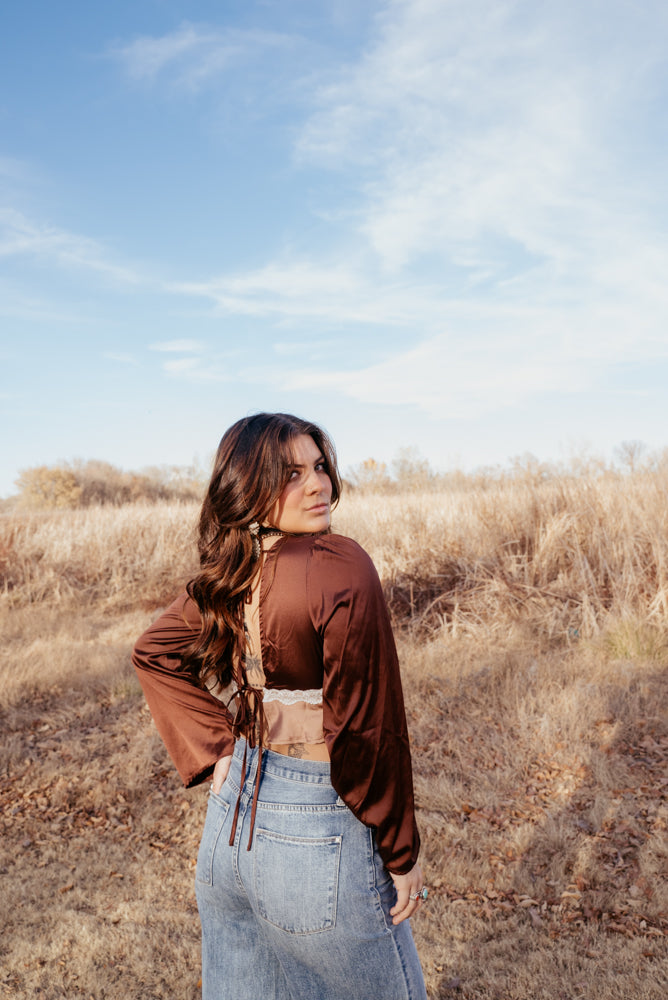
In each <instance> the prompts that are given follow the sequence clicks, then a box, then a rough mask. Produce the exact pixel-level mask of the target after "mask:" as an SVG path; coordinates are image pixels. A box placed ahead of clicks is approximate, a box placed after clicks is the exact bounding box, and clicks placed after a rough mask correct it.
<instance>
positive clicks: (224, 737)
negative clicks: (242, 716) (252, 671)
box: [132, 592, 234, 787]
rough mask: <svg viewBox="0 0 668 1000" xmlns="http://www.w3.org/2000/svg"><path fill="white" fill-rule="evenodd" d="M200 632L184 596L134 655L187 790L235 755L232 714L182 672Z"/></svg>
mask: <svg viewBox="0 0 668 1000" xmlns="http://www.w3.org/2000/svg"><path fill="white" fill-rule="evenodd" d="M199 626H200V616H199V611H198V609H197V605H196V604H195V603H194V601H192V600H191V599H190V598H189V597H188V595H187V594H186V593H185V592H184V593H183V594H181V595H180V597H177V599H176V600H175V601H174V603H173V604H171V605H170V606H169V607H168V608H167V610H166V611H164V612H163V613H162V614H161V615H160V617H159V618H158V619H157V620H156V621H155V622H153V624H152V625H151V626H150V627H149V628H148V629H147V630H146V632H144V634H143V635H142V636H141V637H140V638H139V639H138V640H137V643H136V645H135V648H134V651H133V653H132V662H133V664H134V667H135V670H136V671H137V675H138V677H139V683H140V684H141V686H142V689H143V691H144V695H145V696H146V701H147V702H148V707H149V708H150V710H151V714H152V716H153V720H154V722H155V724H156V727H157V729H158V732H159V733H160V735H161V737H162V739H163V741H164V744H165V746H166V747H167V750H168V752H169V755H170V757H171V758H172V760H173V761H174V764H175V765H176V769H177V771H178V772H179V774H180V776H181V779H182V780H183V783H184V785H185V786H186V787H190V786H191V785H197V784H199V783H200V782H202V781H204V780H205V779H206V778H207V777H208V776H209V775H210V774H211V772H212V771H213V768H214V765H215V763H216V761H217V760H219V759H220V758H221V757H224V756H225V755H226V754H228V753H232V751H233V749H234V737H233V736H232V728H231V725H232V718H231V716H230V713H229V712H228V711H227V709H226V708H225V707H224V705H222V704H221V702H219V701H217V699H216V698H214V697H213V695H211V694H209V692H208V691H205V690H203V689H202V688H200V687H198V686H197V684H196V683H195V681H194V680H193V678H192V677H191V676H190V674H188V673H187V672H186V671H185V669H184V667H183V663H182V654H183V652H184V650H185V649H186V648H187V646H188V645H189V643H190V642H192V639H193V637H194V635H196V633H197V631H198V629H199Z"/></svg>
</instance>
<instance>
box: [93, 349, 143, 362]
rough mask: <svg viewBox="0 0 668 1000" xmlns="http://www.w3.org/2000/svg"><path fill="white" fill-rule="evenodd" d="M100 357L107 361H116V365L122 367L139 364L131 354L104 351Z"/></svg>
mask: <svg viewBox="0 0 668 1000" xmlns="http://www.w3.org/2000/svg"><path fill="white" fill-rule="evenodd" d="M102 357H103V358H106V359H107V360H108V361H118V363H119V364H122V365H138V364H139V362H138V361H137V359H136V358H135V357H134V356H133V355H132V354H124V353H122V352H116V351H104V353H103V355H102Z"/></svg>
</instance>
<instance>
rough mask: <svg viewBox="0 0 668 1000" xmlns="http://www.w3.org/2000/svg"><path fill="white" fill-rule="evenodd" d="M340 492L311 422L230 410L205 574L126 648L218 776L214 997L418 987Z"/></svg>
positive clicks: (393, 808)
mask: <svg viewBox="0 0 668 1000" xmlns="http://www.w3.org/2000/svg"><path fill="white" fill-rule="evenodd" d="M339 492H340V481H339V476H338V471H337V467H336V456H335V453H334V449H333V446H332V444H331V442H330V441H329V439H328V437H327V436H326V434H325V433H324V432H323V431H322V430H321V429H320V428H318V427H316V426H315V425H314V424H311V423H307V422H306V421H303V420H300V419H299V418H297V417H293V416H289V415H287V414H280V413H278V414H265V413H261V414H258V415H256V416H252V417H248V418H245V419H243V420H240V421H238V422H237V423H236V424H234V425H233V426H232V427H231V428H230V429H229V430H228V431H227V432H226V434H225V435H224V437H223V439H222V441H221V443H220V446H219V448H218V452H217V455H216V460H215V465H214V471H213V475H212V477H211V482H210V484H209V488H208V491H207V495H206V498H205V500H204V504H203V507H202V512H201V516H200V525H199V551H200V573H199V574H198V575H197V576H196V577H195V578H194V579H193V580H192V581H191V582H190V583H189V585H188V588H187V592H186V593H184V594H182V595H181V596H180V597H179V598H177V600H176V601H175V602H174V603H173V604H172V605H171V607H169V608H168V609H167V610H166V611H165V612H164V614H163V615H162V616H161V617H160V618H159V619H158V620H157V621H156V622H155V623H154V624H153V625H152V626H151V627H150V628H149V629H148V631H147V632H145V633H144V635H143V636H142V637H141V638H140V639H139V641H138V642H137V645H136V647H135V651H134V654H133V662H134V664H135V667H136V669H137V671H138V675H139V679H140V681H141V684H142V687H143V689H144V692H145V695H146V698H147V701H148V704H149V707H150V708H151V711H152V713H153V717H154V719H155V722H156V725H157V727H158V729H159V731H160V734H161V736H162V737H163V739H164V741H165V744H166V746H167V749H168V751H169V753H170V754H171V756H172V758H173V760H174V763H175V764H176V767H177V769H178V771H179V773H180V774H181V777H182V779H183V781H184V783H185V784H186V786H190V785H195V784H198V783H199V782H202V781H204V780H205V779H206V778H208V777H212V785H211V792H210V798H209V807H208V811H207V818H206V823H205V827H204V832H203V835H202V842H201V845H200V850H199V855H198V859H197V872H196V891H197V903H198V907H199V913H200V919H201V923H202V969H203V972H202V977H203V998H204V1000H221V998H230V1000H251V998H252V1000H258V998H264V1000H270V998H276V1000H343V998H351V1000H370V998H372V997H373V998H374V1000H376V998H378V1000H383V998H384V1000H409V998H410V1000H413V998H422V1000H424V998H425V997H426V993H425V989H424V983H423V979H422V973H421V971H420V966H419V962H418V959H417V954H416V952H415V946H414V944H413V939H412V936H411V932H410V927H409V924H408V922H407V918H408V917H410V916H411V914H412V913H413V912H414V911H415V909H416V907H417V906H418V904H419V902H420V900H422V899H426V896H427V891H426V889H425V888H424V886H423V879H422V871H421V869H420V866H419V864H418V862H417V855H418V850H419V837H418V832H417V828H416V825H415V816H414V807H413V787H412V776H411V762H410V751H409V745H408V734H407V729H406V719H405V714H404V706H403V697H402V691H401V681H400V677H399V668H398V663H397V657H396V650H395V646H394V640H393V637H392V632H391V629H390V624H389V618H388V613H387V608H386V605H385V601H384V598H383V593H382V590H381V586H380V582H379V580H378V576H377V574H376V571H375V569H374V567H373V564H372V563H371V560H370V559H369V557H368V556H367V554H366V553H365V552H364V551H363V550H362V549H361V548H360V547H359V546H358V545H357V544H356V543H355V542H353V541H352V540H351V539H349V538H344V537H343V536H340V535H334V534H330V533H329V527H330V511H331V508H332V506H333V505H335V504H336V502H337V500H338V498H339ZM227 706H229V708H228V707H227Z"/></svg>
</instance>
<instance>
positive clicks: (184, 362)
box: [162, 358, 200, 375]
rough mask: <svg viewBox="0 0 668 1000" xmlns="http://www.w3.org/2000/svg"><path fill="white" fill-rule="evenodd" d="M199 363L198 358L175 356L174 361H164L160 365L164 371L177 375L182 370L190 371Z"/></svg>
mask: <svg viewBox="0 0 668 1000" xmlns="http://www.w3.org/2000/svg"><path fill="white" fill-rule="evenodd" d="M199 365H200V360H199V358H175V359H174V361H165V363H164V364H163V366H162V367H163V368H164V370H165V371H166V372H171V373H172V374H176V375H179V374H181V373H182V372H192V371H193V370H194V369H196V368H198V367H199Z"/></svg>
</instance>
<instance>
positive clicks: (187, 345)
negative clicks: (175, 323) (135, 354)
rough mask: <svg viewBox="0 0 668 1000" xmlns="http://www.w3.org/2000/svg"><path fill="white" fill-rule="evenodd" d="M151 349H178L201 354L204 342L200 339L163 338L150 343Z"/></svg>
mask: <svg viewBox="0 0 668 1000" xmlns="http://www.w3.org/2000/svg"><path fill="white" fill-rule="evenodd" d="M148 349H149V351H176V352H178V353H180V354H181V353H182V354H186V353H188V352H192V353H193V354H201V352H202V351H203V350H204V344H203V343H202V342H201V341H200V340H161V341H159V342H157V343H155V344H149V345H148Z"/></svg>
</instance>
